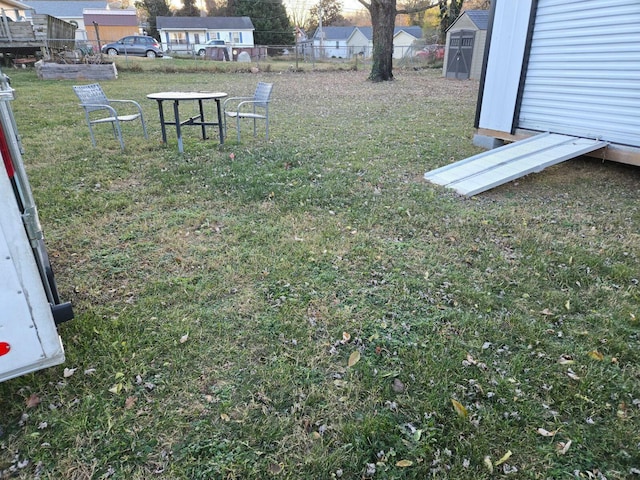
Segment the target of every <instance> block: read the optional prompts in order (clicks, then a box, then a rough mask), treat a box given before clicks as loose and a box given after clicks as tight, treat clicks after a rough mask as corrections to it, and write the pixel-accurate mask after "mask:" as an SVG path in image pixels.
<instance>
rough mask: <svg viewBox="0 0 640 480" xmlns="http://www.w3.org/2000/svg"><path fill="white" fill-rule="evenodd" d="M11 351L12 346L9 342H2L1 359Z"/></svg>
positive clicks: (0, 347) (0, 348) (0, 345)
mask: <svg viewBox="0 0 640 480" xmlns="http://www.w3.org/2000/svg"><path fill="white" fill-rule="evenodd" d="M10 350H11V345H9V344H8V343H7V342H0V357H1V356H3V355H6V354H7V353H9V351H10Z"/></svg>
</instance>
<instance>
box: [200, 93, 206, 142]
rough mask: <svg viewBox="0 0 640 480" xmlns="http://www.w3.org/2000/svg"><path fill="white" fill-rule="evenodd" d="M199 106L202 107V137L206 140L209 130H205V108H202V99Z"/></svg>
mask: <svg viewBox="0 0 640 480" xmlns="http://www.w3.org/2000/svg"><path fill="white" fill-rule="evenodd" d="M198 107H199V108H200V122H201V123H202V139H203V140H206V139H207V132H205V125H204V108H202V99H199V100H198Z"/></svg>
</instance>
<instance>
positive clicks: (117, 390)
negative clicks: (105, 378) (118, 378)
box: [109, 383, 122, 395]
mask: <svg viewBox="0 0 640 480" xmlns="http://www.w3.org/2000/svg"><path fill="white" fill-rule="evenodd" d="M121 390H122V384H121V383H116V384H115V385H114V386H113V387H111V388H110V389H109V391H110V392H111V393H113V394H114V395H117V394H119V393H120V391H121Z"/></svg>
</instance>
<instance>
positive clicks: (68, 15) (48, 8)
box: [26, 0, 107, 40]
mask: <svg viewBox="0 0 640 480" xmlns="http://www.w3.org/2000/svg"><path fill="white" fill-rule="evenodd" d="M29 7H31V8H32V10H27V11H26V17H27V19H28V20H31V17H32V15H33V14H34V13H35V14H45V15H51V16H52V17H56V18H59V19H60V20H64V21H65V22H68V23H70V24H71V25H75V26H76V27H77V28H76V40H86V39H87V31H86V27H85V21H84V17H83V12H84V11H85V10H87V9H106V8H107V2H106V0H66V1H64V2H61V1H52V0H32V1H29ZM89 27H92V25H89Z"/></svg>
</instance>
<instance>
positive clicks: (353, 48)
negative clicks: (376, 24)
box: [313, 26, 422, 58]
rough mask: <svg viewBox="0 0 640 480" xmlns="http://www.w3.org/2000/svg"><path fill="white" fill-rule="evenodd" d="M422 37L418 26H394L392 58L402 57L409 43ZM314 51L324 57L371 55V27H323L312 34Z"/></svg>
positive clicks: (408, 48)
mask: <svg viewBox="0 0 640 480" xmlns="http://www.w3.org/2000/svg"><path fill="white" fill-rule="evenodd" d="M420 38H422V28H420V27H395V29H394V33H393V58H402V57H403V56H405V55H406V53H407V52H408V51H410V47H411V45H413V43H414V42H415V41H416V40H419V39H420ZM313 45H314V47H315V48H316V51H321V54H320V56H322V57H324V58H351V57H353V56H354V55H363V56H365V57H369V56H371V51H372V50H373V28H372V27H353V26H351V27H324V28H322V30H320V29H317V30H316V33H315V34H314V36H313Z"/></svg>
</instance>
